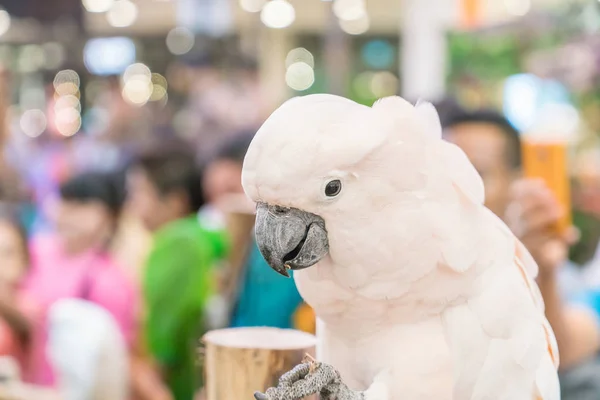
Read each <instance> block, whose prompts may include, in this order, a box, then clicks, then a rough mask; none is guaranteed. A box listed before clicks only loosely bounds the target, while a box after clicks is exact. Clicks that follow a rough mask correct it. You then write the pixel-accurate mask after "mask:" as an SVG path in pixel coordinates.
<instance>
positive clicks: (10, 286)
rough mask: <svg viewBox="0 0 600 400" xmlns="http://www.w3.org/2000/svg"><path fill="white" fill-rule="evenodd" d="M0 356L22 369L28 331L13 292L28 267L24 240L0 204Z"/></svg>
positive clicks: (11, 211) (8, 211)
mask: <svg viewBox="0 0 600 400" xmlns="http://www.w3.org/2000/svg"><path fill="white" fill-rule="evenodd" d="M0 260H2V264H1V265H0V356H10V357H12V358H14V359H15V360H16V361H17V362H18V363H19V365H20V367H21V368H24V364H25V353H26V348H27V347H28V344H29V337H30V327H29V324H28V322H27V319H26V318H25V316H24V315H23V314H21V312H20V311H19V308H18V306H17V288H18V286H19V284H20V281H21V277H22V276H23V275H24V274H25V272H26V269H27V267H28V264H29V253H28V250H27V237H26V235H25V231H24V229H23V227H22V225H21V223H20V220H19V217H18V214H17V212H16V210H14V209H13V207H11V206H9V205H7V204H0Z"/></svg>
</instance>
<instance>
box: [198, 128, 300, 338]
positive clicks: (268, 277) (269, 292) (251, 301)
mask: <svg viewBox="0 0 600 400" xmlns="http://www.w3.org/2000/svg"><path fill="white" fill-rule="evenodd" d="M252 136H253V135H252V134H249V133H246V134H242V135H239V136H237V137H236V138H234V139H233V140H231V141H230V142H228V143H225V144H224V146H223V147H221V148H220V149H219V151H218V152H217V154H216V155H215V157H214V158H213V159H212V160H211V162H210V163H209V164H208V165H207V166H206V169H205V173H204V178H203V182H204V192H205V194H206V197H207V200H208V201H209V202H210V204H211V205H212V207H207V208H205V209H204V210H202V212H201V213H200V218H201V219H202V220H203V221H205V224H207V225H211V224H224V221H223V220H222V219H223V216H222V215H221V216H219V211H218V210H217V207H215V205H216V204H218V203H219V202H220V200H222V199H223V198H225V197H227V196H229V195H235V194H238V195H242V194H243V189H242V185H241V174H242V164H243V160H244V156H245V154H246V151H247V149H248V146H249V145H250V141H251V140H252ZM219 219H221V221H219ZM209 221H211V222H209ZM247 240H248V250H247V256H246V257H245V261H244V263H243V265H242V268H241V270H240V271H239V276H238V278H239V284H238V286H237V288H236V289H237V290H235V292H234V297H233V299H231V300H230V301H232V302H233V304H232V305H231V315H230V316H229V326H231V327H251V326H268V327H275V328H294V327H296V326H295V314H296V312H297V311H298V309H299V307H300V306H301V305H303V301H302V298H301V297H300V294H299V293H298V289H297V288H296V284H295V283H294V280H293V279H289V278H285V277H282V276H280V275H278V274H274V273H273V271H272V270H271V269H270V268H269V266H268V264H267V262H266V261H265V260H264V258H263V256H262V255H261V253H260V251H259V250H258V247H257V246H256V243H255V241H254V237H253V234H250V236H249V237H248V238H247Z"/></svg>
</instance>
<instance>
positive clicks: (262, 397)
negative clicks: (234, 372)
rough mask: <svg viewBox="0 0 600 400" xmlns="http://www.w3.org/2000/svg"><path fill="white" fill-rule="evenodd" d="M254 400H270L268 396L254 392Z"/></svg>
mask: <svg viewBox="0 0 600 400" xmlns="http://www.w3.org/2000/svg"><path fill="white" fill-rule="evenodd" d="M254 398H255V399H256V400H269V398H268V397H267V395H266V394H264V393H261V392H254Z"/></svg>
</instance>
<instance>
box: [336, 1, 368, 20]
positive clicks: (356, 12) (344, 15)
mask: <svg viewBox="0 0 600 400" xmlns="http://www.w3.org/2000/svg"><path fill="white" fill-rule="evenodd" d="M333 13H334V14H335V15H336V17H338V18H339V19H340V20H343V21H356V20H358V19H361V18H363V17H364V16H365V15H366V13H367V9H366V6H365V2H364V0H335V2H334V3H333Z"/></svg>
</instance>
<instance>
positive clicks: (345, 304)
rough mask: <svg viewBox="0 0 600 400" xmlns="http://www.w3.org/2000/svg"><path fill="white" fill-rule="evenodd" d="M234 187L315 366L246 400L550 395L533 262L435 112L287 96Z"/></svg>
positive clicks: (508, 399)
mask: <svg viewBox="0 0 600 400" xmlns="http://www.w3.org/2000/svg"><path fill="white" fill-rule="evenodd" d="M242 182H243V186H244V190H245V192H246V194H247V195H248V196H249V197H250V198H251V199H252V200H254V201H255V202H256V203H257V216H256V228H255V229H256V241H257V244H258V247H259V248H260V250H261V252H262V254H263V256H264V257H265V259H266V260H267V262H268V263H269V265H270V266H271V267H272V268H273V269H274V270H275V271H277V272H279V273H280V274H283V275H288V269H291V270H294V278H295V280H296V283H297V286H298V289H299V291H300V293H301V295H302V297H303V298H304V300H305V301H306V302H307V303H308V304H309V305H310V306H312V307H313V308H314V310H315V312H316V315H317V317H318V325H317V336H318V338H319V348H318V350H317V358H318V363H317V364H310V367H309V365H307V364H302V365H300V366H298V367H297V368H296V369H294V370H293V371H291V372H290V373H288V374H286V375H284V376H283V377H282V378H281V380H280V385H279V386H278V387H277V388H270V389H269V390H267V392H266V393H265V394H263V393H258V392H257V393H256V394H255V397H256V398H257V399H270V400H281V399H283V400H290V399H296V398H301V397H303V396H305V395H307V394H311V393H320V395H321V397H322V398H326V399H337V400H350V399H366V400H558V399H559V398H560V390H559V383H558V376H557V367H558V352H557V346H556V340H555V338H554V334H553V332H552V329H551V327H550V325H549V324H548V321H547V320H546V318H545V316H544V305H543V301H542V298H541V296H540V293H539V290H538V288H537V286H536V283H535V281H534V278H535V277H536V275H537V266H536V264H535V261H534V260H533V259H532V258H531V256H530V255H529V253H528V252H527V250H526V249H525V248H524V246H523V245H522V244H521V243H520V242H519V241H518V240H517V239H516V238H515V236H514V235H513V234H512V233H511V232H510V230H509V229H508V228H507V227H506V226H505V225H504V223H503V222H502V221H501V220H500V219H499V218H497V217H496V216H495V215H494V214H492V213H491V212H490V211H489V210H488V209H487V208H486V207H485V206H484V205H483V204H484V188H483V183H482V180H481V178H480V177H479V175H478V174H477V172H476V170H475V169H474V167H473V166H472V165H471V163H470V162H469V160H468V159H467V157H466V156H465V154H464V153H463V152H462V151H461V150H460V149H459V148H458V147H456V146H455V145H453V144H451V143H449V142H446V141H444V140H443V139H442V128H441V125H440V121H439V117H438V115H437V112H436V110H435V108H434V107H433V106H432V105H431V104H429V103H419V104H417V105H416V106H413V105H412V104H410V103H409V102H407V101H405V100H403V99H402V98H400V97H389V98H384V99H382V100H379V101H378V102H377V103H375V105H373V107H366V106H363V105H359V104H357V103H355V102H353V101H351V100H348V99H345V98H342V97H338V96H333V95H310V96H304V97H297V98H294V99H291V100H289V101H288V102H286V103H285V104H283V105H282V106H281V107H280V108H279V109H277V110H276V111H275V112H274V113H273V114H272V115H271V116H270V117H269V118H268V120H267V121H266V122H265V123H264V125H263V126H262V127H261V128H260V130H259V131H258V133H257V134H256V137H255V138H254V141H253V142H252V144H251V146H250V148H249V150H248V153H247V155H246V159H245V162H244V168H243V174H242Z"/></svg>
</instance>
